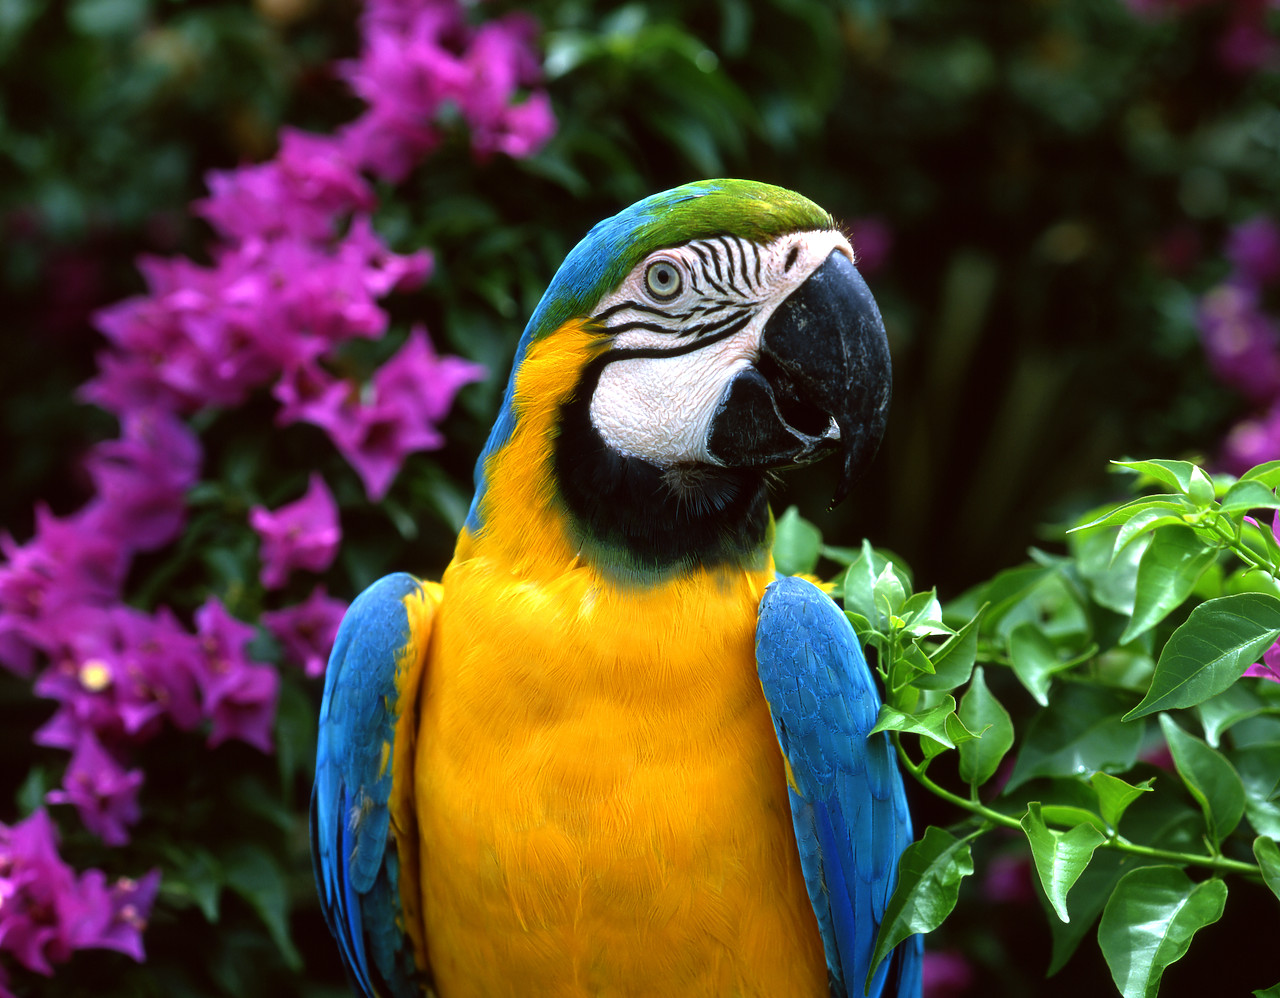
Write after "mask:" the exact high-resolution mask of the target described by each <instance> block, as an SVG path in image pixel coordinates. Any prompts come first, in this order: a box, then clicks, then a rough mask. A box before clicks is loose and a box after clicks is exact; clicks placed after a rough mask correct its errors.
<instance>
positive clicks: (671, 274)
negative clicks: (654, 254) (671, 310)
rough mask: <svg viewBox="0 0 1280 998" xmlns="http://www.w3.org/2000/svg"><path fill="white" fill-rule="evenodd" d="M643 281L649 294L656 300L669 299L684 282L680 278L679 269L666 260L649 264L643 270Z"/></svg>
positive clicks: (677, 291)
mask: <svg viewBox="0 0 1280 998" xmlns="http://www.w3.org/2000/svg"><path fill="white" fill-rule="evenodd" d="M644 283H645V287H647V288H648V289H649V294H651V295H653V297H654V298H656V299H657V300H658V301H670V300H671V299H672V298H674V297H675V296H676V295H678V294H679V293H680V289H681V287H682V286H683V284H684V282H683V281H682V280H681V278H680V271H679V270H678V269H676V266H675V264H673V263H671V262H670V261H668V260H658V261H656V262H654V263H651V264H649V269H648V270H646V271H645V272H644Z"/></svg>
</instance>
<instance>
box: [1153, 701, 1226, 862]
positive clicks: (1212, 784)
mask: <svg viewBox="0 0 1280 998" xmlns="http://www.w3.org/2000/svg"><path fill="white" fill-rule="evenodd" d="M1160 727H1161V728H1162V729H1163V730H1164V740H1165V742H1167V743H1168V745H1169V752H1170V753H1171V754H1172V755H1173V765H1174V766H1175V768H1176V769H1177V770H1178V775H1179V776H1181V777H1182V782H1183V783H1185V784H1186V785H1187V789H1188V790H1189V791H1191V796H1192V797H1194V798H1195V799H1196V802H1197V803H1199V805H1200V808H1201V810H1203V811H1204V822H1205V827H1207V828H1208V830H1209V835H1210V837H1211V838H1212V839H1213V840H1214V841H1215V842H1221V841H1222V840H1223V839H1225V838H1226V837H1227V836H1228V835H1230V834H1231V832H1232V830H1233V829H1234V828H1235V827H1236V825H1238V824H1240V819H1241V818H1242V817H1244V784H1243V783H1242V782H1241V780H1240V776H1239V774H1238V773H1236V771H1235V768H1234V767H1233V766H1232V765H1231V763H1229V762H1228V761H1227V760H1226V757H1225V756H1223V755H1222V754H1221V753H1219V752H1218V751H1217V750H1216V749H1212V748H1210V747H1209V746H1208V745H1206V744H1205V743H1204V742H1202V741H1201V740H1200V739H1199V738H1197V737H1196V736H1195V735H1192V734H1188V733H1187V732H1185V731H1183V730H1182V728H1181V727H1179V726H1178V723H1177V722H1176V721H1175V720H1174V719H1173V718H1172V717H1170V716H1169V715H1168V714H1161V715H1160Z"/></svg>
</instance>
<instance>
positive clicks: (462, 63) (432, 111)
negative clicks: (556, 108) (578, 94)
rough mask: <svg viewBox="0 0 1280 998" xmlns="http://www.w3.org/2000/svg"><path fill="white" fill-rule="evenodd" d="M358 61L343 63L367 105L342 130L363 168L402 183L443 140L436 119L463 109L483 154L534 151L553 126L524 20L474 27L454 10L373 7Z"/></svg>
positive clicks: (516, 17)
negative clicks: (446, 111)
mask: <svg viewBox="0 0 1280 998" xmlns="http://www.w3.org/2000/svg"><path fill="white" fill-rule="evenodd" d="M362 27H363V35H364V44H363V47H362V51H361V53H360V57H359V58H358V59H356V60H352V61H349V62H346V63H343V64H341V65H340V67H339V71H340V73H341V74H342V76H343V77H344V78H345V79H346V80H347V82H348V84H349V85H350V86H351V89H352V90H353V91H354V92H355V93H356V94H357V95H358V96H359V97H361V98H362V99H363V100H364V101H365V102H366V103H367V104H368V105H369V107H368V109H367V110H366V111H365V113H364V114H363V115H362V116H361V117H360V118H358V119H357V120H356V121H354V122H353V123H352V124H351V125H349V126H348V127H347V128H346V129H344V130H343V131H342V132H341V133H340V134H341V136H342V139H343V142H344V143H345V145H346V146H347V148H348V149H350V150H351V153H350V154H351V156H352V157H354V158H358V159H359V161H360V162H361V165H362V166H364V167H365V168H366V169H368V170H370V171H371V172H373V173H375V174H377V175H378V176H380V177H382V178H384V179H387V180H391V181H399V180H402V179H403V178H404V176H405V175H406V174H407V173H408V172H409V170H410V169H412V168H413V166H414V165H415V164H416V163H417V162H418V161H419V160H420V159H421V158H422V157H423V156H424V155H425V154H426V153H427V152H429V151H430V150H431V149H433V148H435V146H436V145H437V144H438V143H439V141H440V134H441V129H440V125H439V124H438V115H439V112H440V111H441V109H442V108H443V107H444V106H445V105H446V104H448V105H449V106H451V107H453V108H456V109H457V110H458V111H460V112H461V114H462V117H463V118H464V119H465V121H466V122H467V125H468V126H469V128H470V130H471V143H472V148H473V150H474V151H475V153H476V155H477V156H478V157H480V158H484V157H486V156H489V155H491V154H493V153H495V152H503V153H506V154H507V155H512V156H524V155H529V154H531V153H533V152H534V151H536V150H537V149H538V148H540V147H541V146H542V145H543V144H544V143H545V142H546V140H547V139H548V138H549V137H550V135H551V133H552V132H553V131H554V130H555V119H554V116H553V115H552V113H551V105H550V101H549V100H548V99H547V96H546V94H545V92H543V91H534V92H533V93H529V94H525V89H526V88H528V87H531V86H532V85H534V84H535V83H537V82H538V79H539V75H540V69H539V65H538V60H537V58H536V57H535V55H534V49H533V45H532V42H533V36H534V34H535V32H536V25H535V23H534V22H533V21H532V20H531V19H530V18H528V17H526V16H524V15H521V14H518V13H516V14H511V15H508V16H506V17H504V18H501V19H499V20H496V21H490V22H488V23H486V24H484V25H482V26H481V27H480V28H479V29H470V28H468V26H467V25H466V24H465V22H464V21H463V19H462V17H461V10H460V8H458V7H457V6H455V5H446V4H439V3H434V4H433V3H428V4H419V5H410V4H405V3H382V4H376V5H369V6H368V7H367V8H366V12H365V15H364V18H363V21H362Z"/></svg>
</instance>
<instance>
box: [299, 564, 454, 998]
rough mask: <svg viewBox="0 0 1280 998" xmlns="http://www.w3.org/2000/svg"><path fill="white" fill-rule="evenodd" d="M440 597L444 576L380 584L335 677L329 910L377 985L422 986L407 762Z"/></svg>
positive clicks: (369, 989)
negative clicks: (437, 580)
mask: <svg viewBox="0 0 1280 998" xmlns="http://www.w3.org/2000/svg"><path fill="white" fill-rule="evenodd" d="M438 599H439V587H438V586H431V585H429V584H426V585H424V584H423V583H420V582H419V581H418V580H417V579H414V578H413V577H412V576H409V575H405V574H398V575H389V576H387V577H386V578H384V579H381V580H379V581H378V582H376V583H374V585H372V586H370V587H369V588H368V589H366V590H365V591H364V592H363V593H361V594H360V596H359V597H357V599H356V601H355V602H354V603H353V604H352V605H351V608H350V609H349V610H348V611H347V615H346V616H345V617H344V618H343V621H342V626H341V627H340V628H339V630H338V636H337V639H336V641H335V642H334V647H333V652H332V654H331V655H330V657H329V667H328V671H327V673H326V676H325V688H324V699H323V700H322V701H321V707H320V729H319V736H318V741H317V746H316V782H315V786H314V788H313V789H312V793H311V850H312V853H311V854H312V860H313V863H314V868H315V877H316V888H317V891H318V892H319V895H320V899H321V903H322V906H323V908H324V914H325V920H326V921H327V923H328V925H329V930H330V932H332V933H333V935H334V936H335V938H336V939H337V940H338V944H339V947H340V948H341V951H342V956H343V963H344V964H345V965H346V967H347V969H348V972H349V973H350V975H351V978H352V981H353V984H354V985H355V986H356V988H357V989H358V990H359V991H360V993H361V994H363V995H366V996H374V995H390V996H392V998H411V996H416V995H419V994H420V993H421V983H420V982H421V980H422V978H423V974H422V973H421V969H420V968H424V967H425V961H424V960H422V959H421V957H417V956H416V952H415V951H418V950H421V948H422V938H421V931H420V929H419V930H418V931H417V933H416V938H415V934H414V933H413V932H410V931H409V926H411V925H412V926H417V925H419V924H420V915H419V913H418V911H417V897H418V889H417V881H418V861H417V853H416V838H417V830H416V827H412V826H413V825H415V824H416V817H415V816H414V814H413V809H412V807H411V806H409V801H408V794H409V792H410V790H411V787H412V779H411V774H410V773H409V772H407V769H408V767H409V765H410V764H411V762H412V745H413V741H414V731H415V729H416V726H417V716H416V698H417V692H418V684H419V680H420V677H421V673H422V665H423V663H424V661H425V658H426V648H427V643H428V640H429V637H430V631H431V621H432V616H433V613H434V608H435V605H436V603H437V602H438ZM393 829H394V831H395V833H396V834H393ZM398 846H399V847H398Z"/></svg>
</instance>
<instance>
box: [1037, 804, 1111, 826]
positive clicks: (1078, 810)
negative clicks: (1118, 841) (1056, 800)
mask: <svg viewBox="0 0 1280 998" xmlns="http://www.w3.org/2000/svg"><path fill="white" fill-rule="evenodd" d="M1040 813H1041V817H1043V818H1044V820H1045V821H1046V822H1048V823H1050V824H1053V825H1065V826H1066V827H1067V828H1075V826H1076V825H1092V826H1093V827H1094V828H1096V829H1097V830H1098V831H1100V832H1101V831H1103V830H1104V829H1105V828H1106V827H1107V823H1106V822H1105V821H1103V820H1102V817H1101V815H1099V814H1098V813H1097V812H1096V811H1094V810H1092V809H1090V808H1087V807H1076V806H1075V805H1074V804H1043V805H1042V806H1041V808H1040Z"/></svg>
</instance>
